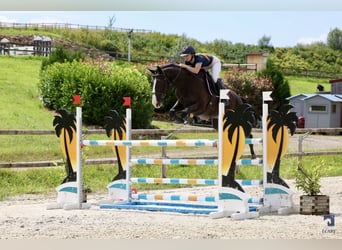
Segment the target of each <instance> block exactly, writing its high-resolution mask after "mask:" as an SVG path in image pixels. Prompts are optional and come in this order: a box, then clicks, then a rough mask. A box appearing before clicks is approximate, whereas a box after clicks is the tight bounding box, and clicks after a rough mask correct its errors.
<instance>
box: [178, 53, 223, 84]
mask: <svg viewBox="0 0 342 250" xmlns="http://www.w3.org/2000/svg"><path fill="white" fill-rule="evenodd" d="M181 56H182V57H184V59H185V60H184V63H180V64H179V66H180V67H182V68H185V69H187V70H188V71H190V72H192V73H195V74H198V72H199V71H200V70H201V69H204V70H205V71H208V70H210V69H211V74H212V78H213V80H214V83H216V84H217V86H218V87H219V89H225V88H226V87H225V86H224V84H223V82H222V79H221V78H219V76H220V71H221V62H220V60H219V59H218V58H217V57H216V56H213V55H206V54H196V52H195V49H194V48H193V47H192V46H185V47H184V48H183V50H182V53H181Z"/></svg>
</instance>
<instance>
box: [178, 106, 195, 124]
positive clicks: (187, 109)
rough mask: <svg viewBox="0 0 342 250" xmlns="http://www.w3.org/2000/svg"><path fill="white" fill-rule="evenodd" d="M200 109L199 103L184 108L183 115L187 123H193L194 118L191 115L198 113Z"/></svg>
mask: <svg viewBox="0 0 342 250" xmlns="http://www.w3.org/2000/svg"><path fill="white" fill-rule="evenodd" d="M197 110H198V105H197V104H193V105H190V106H187V107H185V108H184V109H183V110H181V117H182V119H183V120H184V121H185V122H186V123H190V124H191V123H192V122H193V120H194V119H193V118H191V117H190V114H193V116H195V115H196V112H195V111H197Z"/></svg>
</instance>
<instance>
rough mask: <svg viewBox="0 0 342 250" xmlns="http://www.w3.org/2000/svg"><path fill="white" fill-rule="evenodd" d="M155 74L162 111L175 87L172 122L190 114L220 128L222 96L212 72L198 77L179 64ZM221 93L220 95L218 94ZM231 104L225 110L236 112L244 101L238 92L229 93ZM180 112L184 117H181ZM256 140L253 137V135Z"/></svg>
mask: <svg viewBox="0 0 342 250" xmlns="http://www.w3.org/2000/svg"><path fill="white" fill-rule="evenodd" d="M148 70H149V71H150V72H151V73H152V84H153V87H152V104H153V106H154V107H155V108H156V109H158V108H160V107H162V105H163V100H164V98H165V96H166V93H167V90H168V88H169V86H171V85H172V86H174V88H175V95H176V98H177V101H176V103H175V104H174V105H173V107H172V108H171V109H170V111H169V114H170V117H171V118H172V119H176V120H178V121H184V120H185V119H186V118H187V117H189V115H190V114H192V115H194V116H195V117H199V118H200V119H201V120H212V121H213V127H214V128H215V129H216V130H217V128H218V103H219V101H220V100H219V99H220V98H219V96H218V94H215V93H214V92H215V91H214V87H213V86H214V82H213V80H212V78H211V76H210V75H209V73H208V72H206V71H204V70H201V71H200V72H199V73H198V74H193V73H191V72H190V71H188V70H186V69H184V68H181V67H180V66H179V65H177V64H172V63H171V64H166V65H163V66H157V68H156V69H148ZM216 92H218V91H216ZM227 95H228V97H229V99H228V103H226V105H225V110H229V109H231V110H236V108H237V106H238V105H241V104H242V103H243V102H244V101H243V99H242V98H241V97H240V96H239V95H238V94H237V93H235V92H234V91H232V90H229V91H228V94H227ZM178 112H179V113H180V116H178V115H177V114H178ZM249 137H250V138H252V137H253V136H252V135H249ZM249 147H250V152H251V157H252V158H253V159H255V158H256V155H255V152H254V148H253V145H252V144H250V145H249Z"/></svg>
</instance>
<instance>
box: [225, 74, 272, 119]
mask: <svg viewBox="0 0 342 250" xmlns="http://www.w3.org/2000/svg"><path fill="white" fill-rule="evenodd" d="M224 79H225V81H226V83H227V85H228V87H229V88H230V89H232V90H233V91H235V92H236V93H237V94H238V95H240V96H241V97H242V98H244V99H245V100H246V101H247V102H248V103H249V104H251V105H252V106H253V109H254V110H255V112H256V114H257V116H258V117H260V116H261V114H262V92H263V91H272V90H273V85H272V82H271V81H270V80H269V79H267V78H266V77H262V76H260V77H259V76H257V75H256V74H255V73H251V72H249V73H248V72H247V73H246V72H241V71H230V72H227V73H226V74H225V76H224Z"/></svg>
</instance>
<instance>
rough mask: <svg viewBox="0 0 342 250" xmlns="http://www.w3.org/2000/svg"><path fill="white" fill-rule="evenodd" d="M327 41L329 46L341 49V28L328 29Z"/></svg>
mask: <svg viewBox="0 0 342 250" xmlns="http://www.w3.org/2000/svg"><path fill="white" fill-rule="evenodd" d="M327 43H328V46H329V47H330V48H332V49H334V50H340V51H342V30H340V29H338V28H335V29H333V30H330V32H329V34H328V38H327Z"/></svg>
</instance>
